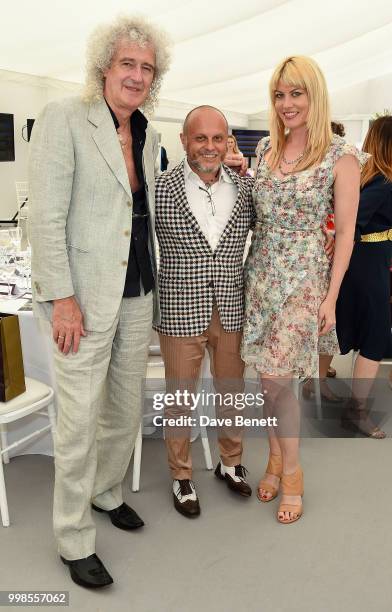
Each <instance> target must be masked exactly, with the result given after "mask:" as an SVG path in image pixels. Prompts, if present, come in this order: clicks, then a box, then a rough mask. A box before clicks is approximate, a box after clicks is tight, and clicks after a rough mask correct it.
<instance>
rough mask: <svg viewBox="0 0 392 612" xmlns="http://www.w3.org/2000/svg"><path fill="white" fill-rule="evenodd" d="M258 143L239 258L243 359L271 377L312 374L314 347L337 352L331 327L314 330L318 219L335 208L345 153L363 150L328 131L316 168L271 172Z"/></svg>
mask: <svg viewBox="0 0 392 612" xmlns="http://www.w3.org/2000/svg"><path fill="white" fill-rule="evenodd" d="M269 142H270V139H269V138H268V137H267V138H263V139H262V140H261V141H260V143H259V145H258V148H257V153H258V155H259V163H258V167H257V171H256V175H255V184H254V190H253V198H254V204H255V209H256V215H257V221H256V227H255V229H254V232H253V236H252V245H251V248H250V251H249V255H248V258H247V261H246V264H245V321H244V332H243V341H242V350H241V354H242V358H243V360H244V361H245V363H246V364H247V365H252V366H253V367H254V368H255V369H256V370H257V371H259V372H261V373H264V374H270V375H275V376H284V375H287V374H288V373H289V372H293V373H294V374H296V375H299V376H318V354H319V353H324V354H329V355H333V354H335V353H340V351H339V345H338V341H337V337H336V332H335V330H332V331H331V332H329V333H328V334H327V335H326V336H321V337H319V335H318V310H319V307H320V304H321V303H322V301H323V300H324V298H325V296H326V294H327V291H328V287H329V281H330V271H331V264H330V262H329V260H328V257H327V255H326V254H325V250H324V243H325V235H324V233H323V231H322V229H321V228H322V226H324V225H325V224H326V220H327V217H328V215H329V214H332V213H333V183H334V175H333V169H334V166H335V164H336V162H337V161H338V159H339V158H340V157H342V156H343V155H347V154H348V155H354V156H355V157H356V158H357V159H358V160H359V162H360V164H362V163H363V162H364V161H366V159H367V155H366V154H364V153H361V152H360V151H358V150H357V149H356V148H355V147H354V146H352V145H349V144H347V143H346V142H345V141H344V140H343V138H340V137H339V136H334V137H333V140H332V142H331V145H330V148H329V150H328V152H327V154H326V156H325V158H324V160H323V161H322V162H321V164H320V165H319V166H317V167H314V168H310V169H308V170H304V171H302V172H298V173H296V174H291V175H289V176H287V177H283V178H278V177H276V176H275V175H274V174H273V173H272V172H271V170H270V168H269V167H268V164H267V163H266V161H265V159H264V154H265V152H266V151H267V149H268V148H269V146H270V145H269Z"/></svg>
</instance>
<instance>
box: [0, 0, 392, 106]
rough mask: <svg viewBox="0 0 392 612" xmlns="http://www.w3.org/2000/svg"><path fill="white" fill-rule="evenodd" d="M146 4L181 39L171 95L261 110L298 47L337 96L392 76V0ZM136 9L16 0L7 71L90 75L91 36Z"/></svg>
mask: <svg viewBox="0 0 392 612" xmlns="http://www.w3.org/2000/svg"><path fill="white" fill-rule="evenodd" d="M139 7H140V9H139ZM139 7H135V10H136V11H137V10H138V9H139V13H142V14H146V15H149V16H151V17H152V18H153V20H154V21H155V22H157V23H159V24H160V25H162V27H164V28H166V29H167V30H168V31H169V32H170V34H171V36H172V38H173V40H174V43H175V46H174V61H173V65H172V68H171V70H170V73H169V74H168V75H167V78H166V80H165V83H164V87H163V91H162V95H163V96H164V97H165V98H166V99H170V100H175V101H179V102H185V103H190V104H201V103H209V104H214V105H216V106H219V107H221V108H223V109H226V110H232V111H236V112H239V113H246V114H252V113H257V112H260V111H262V110H265V109H266V107H267V106H268V80H269V77H270V75H271V70H272V68H273V67H274V66H275V65H276V63H277V62H278V61H279V60H280V59H282V58H283V57H284V56H286V55H289V54H306V55H312V56H313V57H314V58H315V59H316V60H317V61H318V62H319V63H320V65H321V66H322V68H323V69H324V71H325V74H326V76H327V80H328V84H329V87H330V91H331V92H332V93H334V92H335V93H336V94H338V93H339V92H342V91H345V92H347V95H349V92H350V87H352V90H353V93H354V92H355V91H356V90H357V89H356V88H357V86H358V85H359V84H361V83H365V82H368V81H369V80H371V79H377V78H379V77H386V78H387V81H388V82H389V83H390V82H391V80H390V78H388V77H390V76H392V45H391V40H392V2H390V1H389V0H372V2H371V3H369V0H329V1H328V2H325V1H318V2H315V0H246V1H244V2H242V3H241V2H239V0H198V2H197V3H195V2H193V1H192V0H169V1H168V2H167V3H166V4H165V3H164V2H163V1H162V0H143V2H141V0H140V4H139ZM132 9H133V7H132V5H130V4H129V2H125V0H111V2H110V3H109V2H106V1H105V2H100V1H99V0H98V1H97V0H82V1H80V0H78V1H76V0H68V1H67V2H64V1H63V0H61V1H60V0H39V1H38V2H31V0H21V1H18V2H15V3H9V5H8V6H7V8H6V9H5V10H6V19H5V18H4V15H3V20H2V26H3V27H2V35H1V37H0V58H1V59H0V69H4V70H12V71H17V72H22V73H27V74H35V75H39V76H46V77H52V78H57V79H63V80H66V81H73V82H81V81H82V80H83V63H84V59H83V58H84V50H85V41H86V38H87V35H88V33H89V32H90V31H91V29H92V28H93V27H94V26H95V24H97V23H99V22H102V21H108V20H110V19H112V18H113V15H115V14H116V13H119V12H130V11H132ZM389 95H390V97H391V98H392V92H390V93H389ZM361 102H362V101H361V100H358V99H357V97H356V96H355V95H353V100H352V112H353V113H361V112H364V111H363V106H361ZM376 110H378V109H376Z"/></svg>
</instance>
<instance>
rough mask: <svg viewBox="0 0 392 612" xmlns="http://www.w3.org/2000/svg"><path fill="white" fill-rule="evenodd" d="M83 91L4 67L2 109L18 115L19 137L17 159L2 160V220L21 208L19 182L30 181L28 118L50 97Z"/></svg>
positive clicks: (16, 134)
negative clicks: (17, 188)
mask: <svg viewBox="0 0 392 612" xmlns="http://www.w3.org/2000/svg"><path fill="white" fill-rule="evenodd" d="M79 90H80V86H79V85H77V84H71V83H63V82H61V81H56V80H54V79H46V78H41V77H36V76H32V75H28V74H21V73H17V72H15V73H13V72H8V71H5V70H0V112H1V113H10V114H13V115H14V138H15V161H14V162H1V163H0V218H1V219H10V218H12V217H13V216H14V214H15V213H16V211H17V204H16V192H15V181H27V171H28V153H29V143H28V142H26V141H25V140H24V139H23V138H22V128H23V126H25V125H26V123H27V119H28V118H29V119H35V118H36V117H37V116H38V114H39V113H40V111H41V109H42V108H43V107H44V106H45V104H46V103H47V102H48V101H49V100H53V99H55V98H58V97H60V98H62V97H65V96H67V95H73V94H74V93H77V92H78V91H79ZM24 132H25V138H26V137H27V131H26V130H25V131H24Z"/></svg>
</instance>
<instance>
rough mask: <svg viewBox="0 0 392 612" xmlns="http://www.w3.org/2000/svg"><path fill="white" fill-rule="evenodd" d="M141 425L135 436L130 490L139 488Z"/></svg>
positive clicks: (141, 442)
mask: <svg viewBox="0 0 392 612" xmlns="http://www.w3.org/2000/svg"><path fill="white" fill-rule="evenodd" d="M142 444H143V440H142V426H141V425H140V427H139V431H138V433H137V436H136V442H135V448H134V449H133V474H132V491H134V492H136V491H139V489H140V468H141V461H142Z"/></svg>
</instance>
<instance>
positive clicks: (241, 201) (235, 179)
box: [216, 166, 246, 249]
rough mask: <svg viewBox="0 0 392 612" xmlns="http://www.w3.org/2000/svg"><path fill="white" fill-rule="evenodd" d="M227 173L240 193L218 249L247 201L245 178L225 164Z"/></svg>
mask: <svg viewBox="0 0 392 612" xmlns="http://www.w3.org/2000/svg"><path fill="white" fill-rule="evenodd" d="M224 168H225V170H226V172H227V174H228V175H229V176H230V178H231V180H232V181H233V183H234V184H235V185H236V187H237V188H238V194H237V199H236V202H235V204H234V208H233V210H232V212H231V215H230V217H229V220H228V222H227V224H226V227H225V229H224V230H223V232H222V234H221V236H220V238H219V242H218V244H217V246H216V249H218V248H219V246H220V244H221V242H224V240H225V239H226V236H227V235H228V234H230V232H231V231H232V230H233V229H234V227H235V224H236V222H237V219H238V217H239V215H240V214H241V212H242V209H243V208H244V205H245V202H246V197H245V195H246V192H245V189H244V185H243V182H242V181H243V179H241V178H240V177H239V176H238V174H237V173H236V172H234V171H233V170H230V168H228V167H227V166H224Z"/></svg>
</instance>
